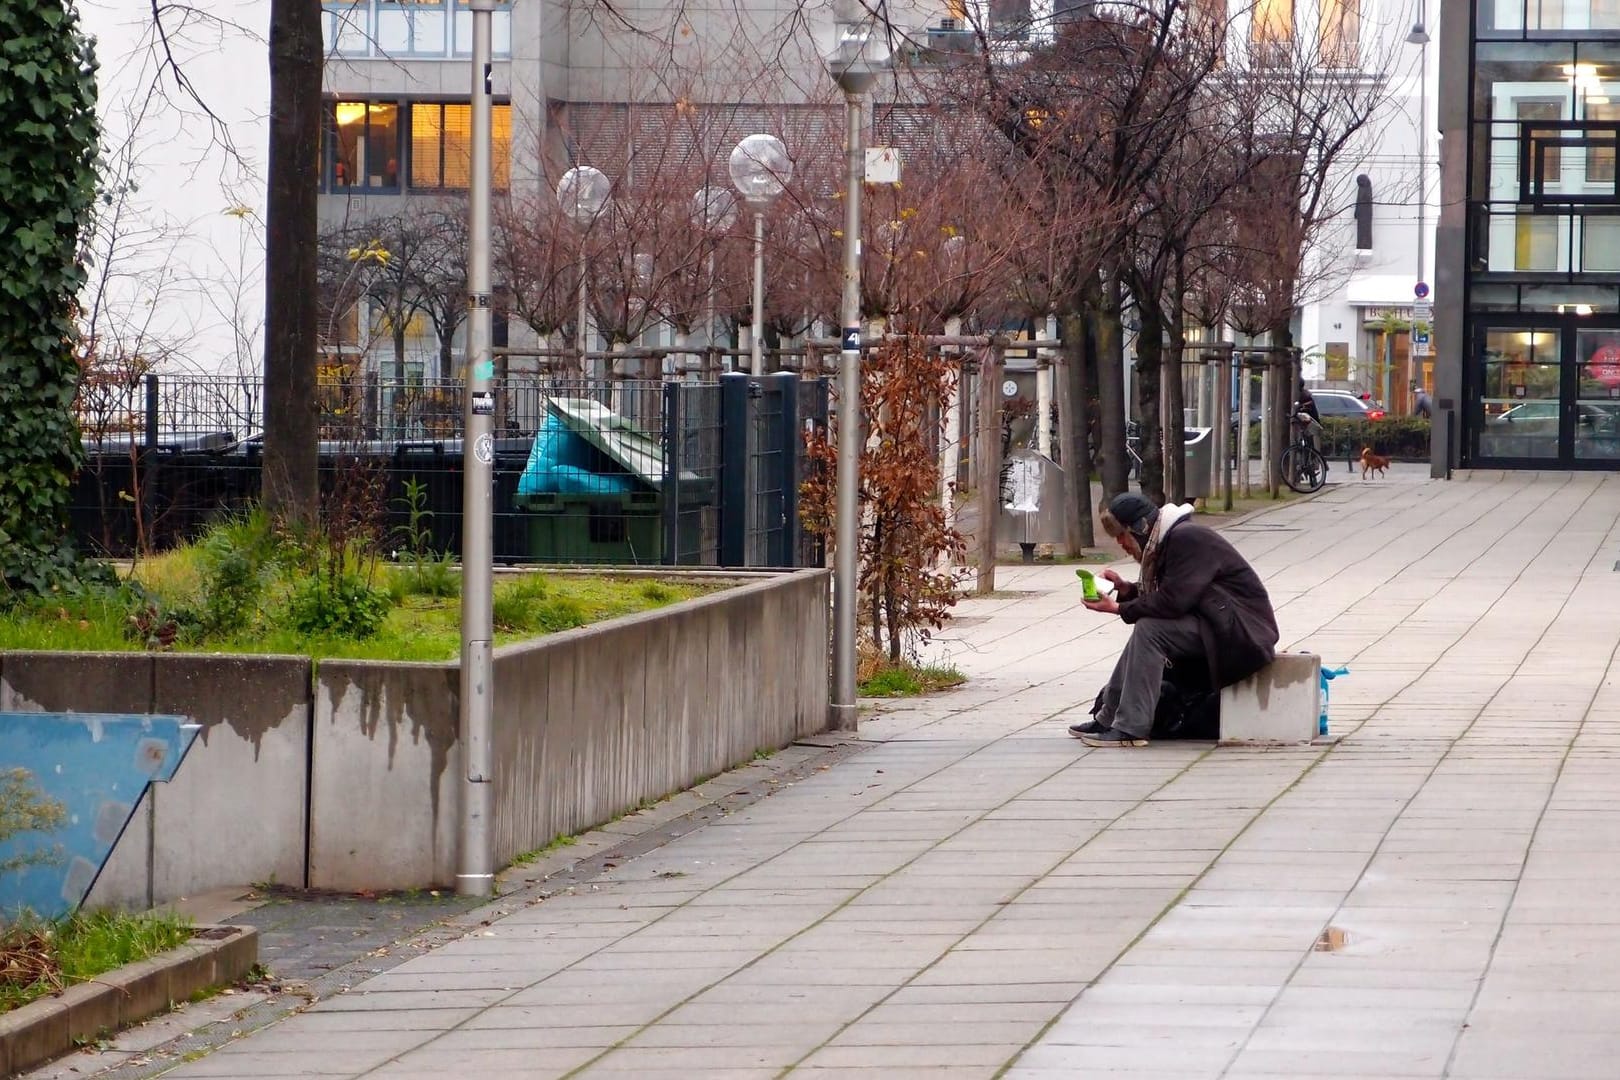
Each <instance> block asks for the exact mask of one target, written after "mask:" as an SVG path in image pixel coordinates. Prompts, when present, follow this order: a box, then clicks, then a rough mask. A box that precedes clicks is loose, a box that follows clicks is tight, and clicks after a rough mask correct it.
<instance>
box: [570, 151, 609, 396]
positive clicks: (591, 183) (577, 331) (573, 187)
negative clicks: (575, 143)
mask: <svg viewBox="0 0 1620 1080" xmlns="http://www.w3.org/2000/svg"><path fill="white" fill-rule="evenodd" d="M612 194H613V182H612V181H611V180H609V179H608V178H607V174H605V173H603V172H602V170H601V169H594V168H592V167H591V166H589V165H576V166H575V167H574V168H572V169H569V170H568V171H567V172H565V173H563V175H562V179H561V180H559V181H557V203H558V204H559V205H560V206H561V207H562V212H563V213H564V214H565V215H566V216H567V217H568V220H570V221H572V222H573V223H574V224H575V225H577V226H579V234H580V242H579V310H578V312H577V314H576V316H575V319H574V351H575V352H577V353H578V354H579V373H580V374H581V375H589V374H590V372H588V371H587V370H586V369H585V347H586V345H587V343H588V340H589V339H588V335H587V333H586V325H585V324H586V321H587V317H588V316H589V314H590V308H589V304H588V300H589V296H588V294H587V290H586V266H585V239H584V237H585V232H586V230H588V229H589V228H590V227H591V226H592V225H593V224H595V223H596V219H597V218H598V217H600V216H601V214H602V211H603V210H604V209H606V208H607V203H608V198H609V196H611V195H612Z"/></svg>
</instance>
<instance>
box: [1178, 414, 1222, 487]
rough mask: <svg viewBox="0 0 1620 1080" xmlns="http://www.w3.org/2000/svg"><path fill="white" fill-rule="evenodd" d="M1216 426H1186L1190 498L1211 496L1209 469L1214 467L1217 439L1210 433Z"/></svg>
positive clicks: (1186, 458) (1186, 455) (1187, 473)
mask: <svg viewBox="0 0 1620 1080" xmlns="http://www.w3.org/2000/svg"><path fill="white" fill-rule="evenodd" d="M1214 430H1215V429H1214V428H1186V429H1185V430H1184V431H1183V432H1182V435H1183V437H1184V438H1185V439H1186V440H1187V445H1186V454H1185V457H1184V458H1183V461H1184V462H1185V466H1184V468H1185V473H1186V490H1187V498H1189V499H1207V498H1209V471H1210V469H1211V468H1213V467H1214V461H1215V459H1214V457H1213V451H1214V446H1215V440H1214V438H1213V437H1211V435H1210V433H1211V432H1212V431H1214Z"/></svg>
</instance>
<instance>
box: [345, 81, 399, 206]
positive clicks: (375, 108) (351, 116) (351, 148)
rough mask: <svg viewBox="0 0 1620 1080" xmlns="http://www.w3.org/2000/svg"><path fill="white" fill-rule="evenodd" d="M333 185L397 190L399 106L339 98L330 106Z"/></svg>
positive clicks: (353, 188)
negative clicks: (332, 129) (332, 128)
mask: <svg viewBox="0 0 1620 1080" xmlns="http://www.w3.org/2000/svg"><path fill="white" fill-rule="evenodd" d="M332 119H333V127H334V129H335V130H334V134H333V137H332V143H333V146H332V172H331V175H330V176H329V177H328V180H329V182H330V183H331V186H332V187H333V188H334V189H347V190H350V191H354V190H371V191H397V190H399V106H398V105H395V104H393V103H391V102H376V101H369V102H368V101H339V102H337V103H336V104H335V105H333V106H332Z"/></svg>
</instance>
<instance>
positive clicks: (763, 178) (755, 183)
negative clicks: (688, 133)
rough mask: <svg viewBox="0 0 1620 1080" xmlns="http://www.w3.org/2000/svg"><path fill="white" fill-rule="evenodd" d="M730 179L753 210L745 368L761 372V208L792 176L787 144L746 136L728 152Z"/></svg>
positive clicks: (765, 207) (768, 205) (766, 207)
mask: <svg viewBox="0 0 1620 1080" xmlns="http://www.w3.org/2000/svg"><path fill="white" fill-rule="evenodd" d="M730 167H731V182H732V183H733V184H734V185H736V188H737V192H738V193H739V194H740V195H742V197H743V202H745V203H747V204H748V209H750V210H752V211H753V212H754V303H753V308H754V323H753V327H752V328H751V330H750V334H749V336H750V337H751V338H752V340H751V341H750V342H749V345H750V346H751V348H750V350H749V351H750V356H749V359H750V364H749V370H750V371H752V372H753V375H754V377H755V378H756V379H757V378H758V377H759V376H761V375H763V374H765V350H764V342H763V339H764V337H765V211H767V210H769V209H770V208H771V204H772V203H773V202H775V201H776V200H777V198H778V196H780V195H781V194H782V192H783V190H784V189H786V187H787V182H788V181H789V180H791V179H792V178H793V162H792V161H790V160H788V154H787V147H785V146H783V145H782V140H781V139H778V138H777V137H776V136H775V135H749V136H748V137H747V138H745V139H743V141H742V142H740V143H738V144H737V145H736V146H735V147H733V148H732V151H731V161H730Z"/></svg>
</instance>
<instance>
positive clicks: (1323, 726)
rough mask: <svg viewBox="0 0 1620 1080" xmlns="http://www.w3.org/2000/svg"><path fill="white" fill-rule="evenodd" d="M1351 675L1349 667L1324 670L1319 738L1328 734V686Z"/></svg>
mask: <svg viewBox="0 0 1620 1080" xmlns="http://www.w3.org/2000/svg"><path fill="white" fill-rule="evenodd" d="M1348 674H1350V669H1349V668H1347V667H1336V668H1326V667H1325V668H1323V669H1322V674H1321V687H1322V715H1321V716H1318V717H1317V718H1316V734H1317V737H1318V738H1321V737H1323V736H1325V735H1326V734H1327V733H1328V685H1329V684H1330V683H1332V682H1333V680H1334V679H1337V678H1338V677H1339V676H1340V675H1348Z"/></svg>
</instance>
